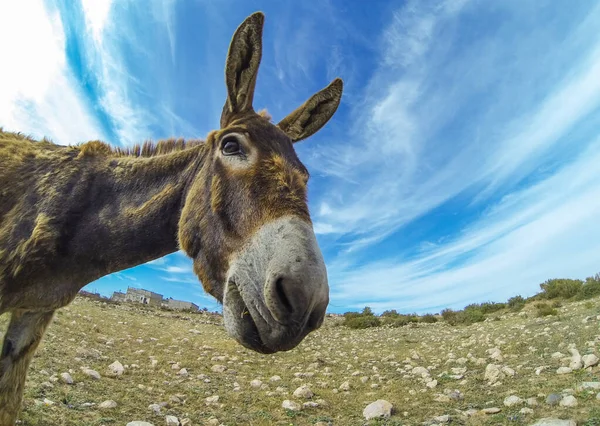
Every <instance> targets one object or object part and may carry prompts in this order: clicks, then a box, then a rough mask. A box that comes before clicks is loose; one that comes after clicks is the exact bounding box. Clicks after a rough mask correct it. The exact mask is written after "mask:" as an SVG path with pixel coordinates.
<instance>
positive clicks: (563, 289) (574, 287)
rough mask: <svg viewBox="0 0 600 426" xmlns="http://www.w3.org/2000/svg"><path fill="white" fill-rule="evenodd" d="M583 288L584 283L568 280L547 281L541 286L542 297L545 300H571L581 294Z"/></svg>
mask: <svg viewBox="0 0 600 426" xmlns="http://www.w3.org/2000/svg"><path fill="white" fill-rule="evenodd" d="M582 286H583V281H581V280H571V279H568V278H557V279H552V280H547V281H546V282H544V283H542V284H540V288H541V289H542V295H543V297H544V298H545V299H556V298H558V297H562V298H563V299H570V298H572V297H574V296H576V295H577V293H579V291H580V290H581V287H582Z"/></svg>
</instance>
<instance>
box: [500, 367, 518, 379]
mask: <svg viewBox="0 0 600 426" xmlns="http://www.w3.org/2000/svg"><path fill="white" fill-rule="evenodd" d="M501 371H502V372H503V373H504V374H506V375H507V376H510V377H514V375H515V374H516V373H515V370H513V369H512V368H510V367H506V366H505V367H502V370H501Z"/></svg>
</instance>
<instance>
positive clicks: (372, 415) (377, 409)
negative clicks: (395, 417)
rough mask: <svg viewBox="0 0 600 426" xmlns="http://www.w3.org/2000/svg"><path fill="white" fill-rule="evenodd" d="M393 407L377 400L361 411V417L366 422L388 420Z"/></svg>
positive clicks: (381, 400)
mask: <svg viewBox="0 0 600 426" xmlns="http://www.w3.org/2000/svg"><path fill="white" fill-rule="evenodd" d="M393 408H394V406H393V405H392V404H391V403H389V402H388V401H386V400H385V399H378V400H377V401H375V402H372V403H370V404H369V405H367V406H366V407H365V409H364V410H363V417H364V418H365V419H367V420H371V419H380V418H388V417H390V416H391V415H392V410H393Z"/></svg>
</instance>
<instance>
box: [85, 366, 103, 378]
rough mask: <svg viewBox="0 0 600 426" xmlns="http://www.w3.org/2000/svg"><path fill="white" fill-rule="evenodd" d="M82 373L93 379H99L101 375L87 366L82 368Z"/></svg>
mask: <svg viewBox="0 0 600 426" xmlns="http://www.w3.org/2000/svg"><path fill="white" fill-rule="evenodd" d="M82 371H83V374H85V375H86V376H89V377H91V378H92V379H94V380H100V378H101V376H100V373H98V372H97V371H96V370H91V369H89V368H82Z"/></svg>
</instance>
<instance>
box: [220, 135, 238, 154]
mask: <svg viewBox="0 0 600 426" xmlns="http://www.w3.org/2000/svg"><path fill="white" fill-rule="evenodd" d="M221 146H222V148H221V151H222V152H223V154H225V155H235V154H240V153H241V147H240V142H239V141H238V140H237V138H235V137H234V136H230V137H227V138H225V139H224V140H223V143H222V145H221Z"/></svg>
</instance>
